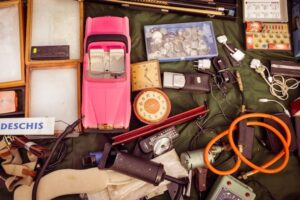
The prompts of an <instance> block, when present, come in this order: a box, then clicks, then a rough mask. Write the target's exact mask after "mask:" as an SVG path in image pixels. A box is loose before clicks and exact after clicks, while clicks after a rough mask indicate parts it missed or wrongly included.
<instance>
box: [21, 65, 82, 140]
mask: <svg viewBox="0 0 300 200" xmlns="http://www.w3.org/2000/svg"><path fill="white" fill-rule="evenodd" d="M80 77H81V76H80V63H78V62H74V63H68V64H61V63H60V64H49V65H42V66H39V65H29V66H27V74H26V87H27V88H26V109H25V116H26V117H55V120H56V124H55V133H56V134H58V135H59V134H60V133H62V132H63V131H64V129H65V128H66V127H67V125H68V124H71V123H72V122H74V121H75V120H77V119H78V118H80V117H81V112H80V111H81V102H80V99H81V92H80V88H81V79H80ZM75 132H76V133H79V132H80V127H78V128H77V130H76V131H75Z"/></svg>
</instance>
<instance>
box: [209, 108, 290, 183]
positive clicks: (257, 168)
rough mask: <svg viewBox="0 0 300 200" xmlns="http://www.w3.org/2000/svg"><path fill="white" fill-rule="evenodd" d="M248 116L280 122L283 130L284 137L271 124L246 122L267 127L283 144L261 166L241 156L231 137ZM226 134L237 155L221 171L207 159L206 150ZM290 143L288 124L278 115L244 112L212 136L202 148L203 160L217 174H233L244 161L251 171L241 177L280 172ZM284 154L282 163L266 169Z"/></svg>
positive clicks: (286, 159)
mask: <svg viewBox="0 0 300 200" xmlns="http://www.w3.org/2000/svg"><path fill="white" fill-rule="evenodd" d="M250 118H268V119H271V120H274V121H275V122H277V123H278V124H280V125H281V126H282V128H283V129H284V131H285V135H286V138H284V137H283V136H282V134H281V133H280V132H279V131H278V130H277V129H275V128H274V127H273V126H271V125H269V124H266V123H263V122H259V121H249V122H247V125H248V126H260V127H264V128H266V129H269V130H270V131H272V133H274V134H275V135H276V136H277V137H278V139H279V140H280V141H281V143H282V145H283V149H282V151H280V152H279V153H278V154H277V155H276V156H275V157H274V158H272V159H271V160H269V161H267V162H266V163H264V164H263V165H262V166H257V165H255V164H254V163H252V162H251V161H249V160H248V159H247V158H246V157H245V156H243V154H242V152H241V151H240V150H239V148H238V147H237V146H236V144H235V143H234V138H233V132H234V130H235V129H236V127H237V124H238V123H239V122H240V121H243V120H245V119H250ZM226 135H227V137H228V141H229V144H230V146H231V148H232V150H233V151H234V152H235V154H236V156H237V161H236V163H235V165H234V166H233V167H232V168H231V169H229V170H225V171H221V170H218V169H216V168H215V167H214V166H213V165H212V164H211V163H210V162H209V160H208V152H209V150H210V149H211V147H212V146H213V145H214V144H215V143H216V142H217V141H218V140H220V139H221V138H223V137H225V136H226ZM290 143H291V133H290V130H289V128H288V126H287V125H286V124H285V123H284V122H283V121H282V120H281V119H279V118H278V117H276V116H273V115H269V114H264V113H251V114H245V115H242V116H240V117H238V118H237V119H235V120H234V121H233V122H232V123H231V125H230V127H229V129H228V130H226V131H224V132H222V133H220V134H219V135H218V136H216V137H215V138H213V139H212V140H211V141H210V142H209V143H208V144H207V146H206V147H205V150H204V162H205V164H206V166H207V168H208V169H209V170H211V171H212V172H213V173H215V174H218V175H222V176H225V175H230V174H233V173H234V172H236V171H237V170H238V169H239V167H240V165H241V163H242V162H243V163H245V164H246V165H248V166H249V167H251V168H252V169H253V170H252V171H251V172H248V173H246V174H245V175H243V177H244V178H245V177H248V176H251V175H253V174H256V173H258V172H263V173H267V174H275V173H278V172H280V171H281V170H283V169H284V168H285V167H286V166H287V164H288V161H289V155H290V152H289V146H290ZM283 156H284V159H283V161H282V163H281V164H280V165H279V166H278V167H276V168H272V169H268V167H270V166H271V165H273V164H274V163H276V162H277V161H278V160H279V159H281V158H282V157H283Z"/></svg>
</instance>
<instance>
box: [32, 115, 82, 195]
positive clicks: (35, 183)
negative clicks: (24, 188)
mask: <svg viewBox="0 0 300 200" xmlns="http://www.w3.org/2000/svg"><path fill="white" fill-rule="evenodd" d="M81 120H82V119H78V120H76V121H75V122H74V123H72V124H71V125H69V126H67V128H66V129H65V130H64V132H63V133H62V134H61V135H60V136H59V137H58V138H57V140H56V142H55V143H54V145H53V147H52V149H51V152H50V155H49V157H48V158H47V160H46V161H45V163H44V164H43V166H42V168H41V169H40V170H39V172H38V174H37V176H36V180H35V182H34V184H33V189H32V200H37V198H36V197H37V190H38V185H39V182H40V180H41V178H42V177H43V175H44V173H45V172H46V169H47V167H48V165H49V163H50V161H51V159H52V157H53V155H54V153H55V151H56V149H57V147H58V145H59V144H60V143H61V141H62V140H63V139H64V138H65V137H66V136H67V135H68V134H70V133H71V132H73V131H74V129H75V128H76V126H77V125H78V124H79V123H80V122H81Z"/></svg>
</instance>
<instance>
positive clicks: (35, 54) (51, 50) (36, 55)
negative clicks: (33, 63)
mask: <svg viewBox="0 0 300 200" xmlns="http://www.w3.org/2000/svg"><path fill="white" fill-rule="evenodd" d="M69 51H70V50H69V45H60V46H33V47H31V60H66V59H69V58H70V55H69Z"/></svg>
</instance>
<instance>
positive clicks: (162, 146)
mask: <svg viewBox="0 0 300 200" xmlns="http://www.w3.org/2000/svg"><path fill="white" fill-rule="evenodd" d="M172 147H173V143H172V139H171V138H168V137H164V138H160V139H159V140H157V141H156V142H155V143H154V145H153V153H154V154H155V155H157V156H159V155H162V154H164V153H166V152H167V151H169V150H170V149H171V148H172Z"/></svg>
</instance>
